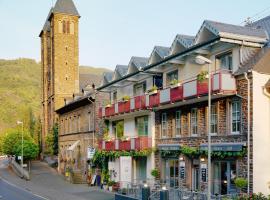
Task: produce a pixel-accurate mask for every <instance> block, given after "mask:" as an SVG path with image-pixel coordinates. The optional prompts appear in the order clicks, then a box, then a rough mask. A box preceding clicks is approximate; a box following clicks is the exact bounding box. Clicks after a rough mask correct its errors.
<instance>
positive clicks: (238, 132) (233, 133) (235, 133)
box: [230, 100, 241, 135]
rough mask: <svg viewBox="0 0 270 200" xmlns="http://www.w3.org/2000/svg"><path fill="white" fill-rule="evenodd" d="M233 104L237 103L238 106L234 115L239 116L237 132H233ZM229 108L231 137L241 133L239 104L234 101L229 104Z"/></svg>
mask: <svg viewBox="0 0 270 200" xmlns="http://www.w3.org/2000/svg"><path fill="white" fill-rule="evenodd" d="M234 103H237V104H238V106H239V107H238V110H237V111H235V113H236V114H237V113H238V114H239V127H238V128H239V131H233V113H234V112H233V104H234ZM230 106H231V108H230V110H231V124H230V125H231V134H232V135H238V134H240V132H241V103H240V101H237V100H235V101H232V102H231V104H230ZM236 118H237V116H236Z"/></svg>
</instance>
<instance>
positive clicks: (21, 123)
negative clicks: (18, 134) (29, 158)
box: [17, 121, 23, 168]
mask: <svg viewBox="0 0 270 200" xmlns="http://www.w3.org/2000/svg"><path fill="white" fill-rule="evenodd" d="M17 124H18V125H22V158H21V166H22V168H23V122H22V121H17Z"/></svg>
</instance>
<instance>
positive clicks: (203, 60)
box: [195, 55, 212, 200]
mask: <svg viewBox="0 0 270 200" xmlns="http://www.w3.org/2000/svg"><path fill="white" fill-rule="evenodd" d="M195 61H196V63H198V64H200V65H203V64H208V115H207V118H208V179H207V183H208V184H207V199H208V200H211V176H212V174H211V67H210V64H211V63H212V61H211V60H209V59H208V58H205V57H203V56H200V55H199V56H196V59H195Z"/></svg>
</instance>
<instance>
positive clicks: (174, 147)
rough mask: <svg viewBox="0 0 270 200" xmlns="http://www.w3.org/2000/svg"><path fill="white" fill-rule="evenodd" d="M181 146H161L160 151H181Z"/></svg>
mask: <svg viewBox="0 0 270 200" xmlns="http://www.w3.org/2000/svg"><path fill="white" fill-rule="evenodd" d="M180 148H181V146H180V144H159V145H158V150H161V151H177V150H180Z"/></svg>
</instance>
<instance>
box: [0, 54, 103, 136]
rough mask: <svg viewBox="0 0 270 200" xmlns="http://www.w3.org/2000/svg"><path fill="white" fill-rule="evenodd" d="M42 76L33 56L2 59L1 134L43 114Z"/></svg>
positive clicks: (86, 70)
mask: <svg viewBox="0 0 270 200" xmlns="http://www.w3.org/2000/svg"><path fill="white" fill-rule="evenodd" d="M104 71H106V69H103V68H93V67H86V66H84V67H80V73H83V74H85V73H92V74H94V75H97V76H101V74H102V73H103V72H104ZM40 78H41V69H40V63H38V62H36V61H35V60H33V59H27V58H21V59H15V60H4V59H0V133H2V132H3V130H5V129H7V128H12V127H15V126H16V122H17V120H24V121H25V125H26V126H27V124H30V123H29V121H30V119H31V118H32V117H33V116H35V117H36V118H37V117H38V116H39V115H40V91H41V89H40V87H41V81H40ZM26 128H27V127H26Z"/></svg>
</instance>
